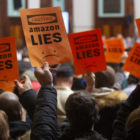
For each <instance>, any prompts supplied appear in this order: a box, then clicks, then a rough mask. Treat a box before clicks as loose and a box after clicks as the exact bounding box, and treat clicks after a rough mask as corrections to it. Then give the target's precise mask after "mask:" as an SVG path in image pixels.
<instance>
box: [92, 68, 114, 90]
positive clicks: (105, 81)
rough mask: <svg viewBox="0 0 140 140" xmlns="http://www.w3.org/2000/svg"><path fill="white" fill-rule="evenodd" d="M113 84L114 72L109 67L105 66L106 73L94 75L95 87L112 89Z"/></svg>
mask: <svg viewBox="0 0 140 140" xmlns="http://www.w3.org/2000/svg"><path fill="white" fill-rule="evenodd" d="M114 83H115V71H114V70H113V68H111V67H110V66H107V70H106V71H101V72H96V73H95V87H96V88H100V87H109V88H110V87H112V86H113V85H114Z"/></svg>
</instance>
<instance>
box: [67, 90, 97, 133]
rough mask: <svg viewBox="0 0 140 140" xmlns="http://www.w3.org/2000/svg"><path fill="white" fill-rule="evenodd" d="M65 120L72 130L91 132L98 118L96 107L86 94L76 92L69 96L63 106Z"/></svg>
mask: <svg viewBox="0 0 140 140" xmlns="http://www.w3.org/2000/svg"><path fill="white" fill-rule="evenodd" d="M65 110H66V115H67V118H68V119H69V121H70V124H71V127H72V128H73V129H77V130H81V131H83V130H84V131H85V130H86V131H87V130H91V129H92V127H93V125H94V123H95V121H96V120H97V118H98V107H97V104H96V102H95V100H94V99H93V98H91V96H90V95H89V94H88V93H85V92H78V93H74V94H72V95H70V96H69V98H68V100H67V101H66V104H65Z"/></svg>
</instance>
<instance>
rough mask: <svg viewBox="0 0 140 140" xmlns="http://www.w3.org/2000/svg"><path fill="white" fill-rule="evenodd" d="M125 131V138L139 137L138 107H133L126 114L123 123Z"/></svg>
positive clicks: (139, 116)
mask: <svg viewBox="0 0 140 140" xmlns="http://www.w3.org/2000/svg"><path fill="white" fill-rule="evenodd" d="M125 132H126V139H127V140H139V139H140V108H137V109H135V110H134V111H133V112H131V114H130V115H129V116H128V118H127V121H126V124H125Z"/></svg>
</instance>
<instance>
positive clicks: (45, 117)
mask: <svg viewBox="0 0 140 140" xmlns="http://www.w3.org/2000/svg"><path fill="white" fill-rule="evenodd" d="M35 76H36V78H37V79H38V81H39V83H40V84H41V86H42V87H41V89H40V91H39V93H38V97H37V101H36V106H35V112H34V117H33V126H32V130H31V140H55V139H56V137H57V133H56V129H57V94H56V90H55V89H54V88H53V78H52V74H51V72H50V70H49V66H48V63H45V64H44V67H43V68H36V69H35Z"/></svg>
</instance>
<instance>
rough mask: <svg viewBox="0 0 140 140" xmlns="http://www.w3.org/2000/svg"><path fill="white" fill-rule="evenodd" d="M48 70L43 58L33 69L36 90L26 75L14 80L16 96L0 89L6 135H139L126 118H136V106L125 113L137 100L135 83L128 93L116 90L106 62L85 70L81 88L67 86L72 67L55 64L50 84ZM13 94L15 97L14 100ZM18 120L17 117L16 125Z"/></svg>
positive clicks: (69, 138)
mask: <svg viewBox="0 0 140 140" xmlns="http://www.w3.org/2000/svg"><path fill="white" fill-rule="evenodd" d="M50 70H51V69H50V68H49V66H48V64H47V63H45V65H44V67H43V68H36V69H35V76H36V79H37V80H38V82H39V83H40V85H41V88H40V89H39V90H38V92H37V93H36V92H35V91H34V90H33V89H32V84H31V81H30V79H29V77H28V76H26V75H25V76H24V80H23V81H22V83H21V82H19V81H15V85H16V88H15V90H14V93H15V94H17V95H18V97H17V96H16V95H15V94H12V93H10V94H9V93H8V92H5V91H2V92H1V95H0V96H3V97H0V99H1V100H0V109H1V110H3V111H5V113H6V114H7V116H8V124H9V129H10V134H9V136H10V138H11V139H17V138H18V139H27V137H28V138H29V139H30V137H29V135H30V132H31V139H32V140H45V139H46V140H55V139H65V140H76V139H79V140H80V139H83V140H84V139H85V140H86V139H87V140H88V139H93V140H94V139H95V140H96V139H97V140H98V139H113V140H115V139H126V138H128V137H129V139H130V137H132V138H133V137H135V135H137V136H138V131H137V130H138V129H139V127H138V125H136V123H137V122H132V120H131V119H134V118H135V117H137V120H135V119H134V120H135V121H139V118H138V115H137V116H135V115H136V114H138V111H139V110H136V113H135V112H134V113H132V115H131V116H130V119H129V117H128V115H129V114H130V113H131V112H132V111H133V110H134V109H135V108H137V107H138V106H139V104H140V102H139V98H140V97H139V96H140V95H139V91H140V87H139V85H138V86H137V88H136V89H135V90H134V91H133V92H132V94H130V96H129V97H128V96H127V94H125V93H124V92H123V91H121V90H115V89H114V88H113V85H114V82H115V78H114V75H115V73H114V71H113V69H112V68H111V67H107V71H103V72H99V73H96V74H95V75H94V74H93V73H91V72H89V73H88V74H87V75H86V76H85V80H86V83H85V84H86V88H85V89H83V90H79V91H77V92H75V91H73V90H71V87H72V85H73V84H72V83H73V71H72V69H71V68H70V67H69V66H68V65H62V66H61V67H59V69H58V70H57V72H56V76H55V86H53V83H54V81H53V76H52V73H51V72H50ZM95 77H96V78H95ZM95 87H96V88H95ZM56 91H57V92H56ZM4 95H5V97H4ZM13 95H14V96H15V97H14V96H13ZM15 99H16V102H18V103H14V101H15ZM124 100H125V101H124ZM123 101H124V102H123ZM8 104H9V106H8ZM17 104H18V105H17ZM21 104H22V105H21ZM12 106H13V108H12ZM22 106H23V107H24V109H25V110H26V111H27V112H26V111H25V110H24V109H23V107H22ZM16 107H18V110H16V109H15V108H16ZM8 112H9V113H8ZM12 112H13V113H15V115H17V119H16V117H14V118H15V120H14V119H13V120H12V119H11V117H13V115H14V114H12ZM25 112H26V113H25ZM117 112H118V114H117ZM134 116H135V117H134ZM127 117H128V121H127V123H126V118H127ZM17 122H18V123H21V124H19V128H18V127H17V126H16V125H17V124H18V123H17ZM113 122H114V123H113ZM16 123H17V124H16ZM15 124H16V125H15ZM113 124H114V125H113ZM125 124H127V127H126V129H125ZM22 125H23V126H22ZM139 125H140V124H139ZM12 127H13V128H12ZM135 127H136V128H135ZM20 128H21V130H20ZM16 129H17V132H15V133H14V131H13V130H16ZM135 129H136V130H135ZM30 130H31V131H30ZM124 130H126V132H125V131H124ZM134 130H135V131H134ZM25 132H27V133H25ZM97 132H99V133H100V134H99V133H97ZM134 134H135V135H134ZM25 137H26V138H25ZM2 140H3V139H2ZM130 140H131V139H130Z"/></svg>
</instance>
